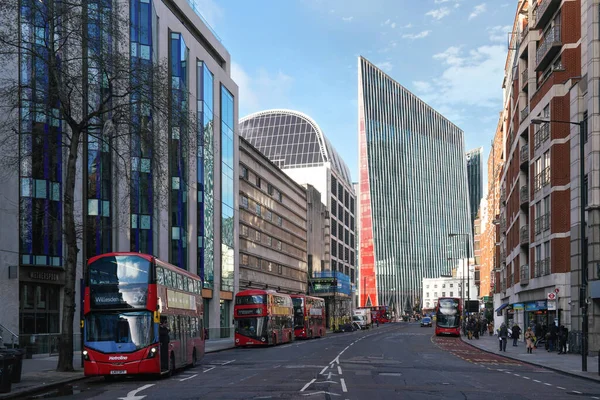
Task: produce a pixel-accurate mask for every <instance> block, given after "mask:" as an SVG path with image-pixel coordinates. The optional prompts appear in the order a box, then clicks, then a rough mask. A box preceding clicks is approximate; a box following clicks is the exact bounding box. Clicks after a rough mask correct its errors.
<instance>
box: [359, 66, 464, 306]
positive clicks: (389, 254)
mask: <svg viewBox="0 0 600 400" xmlns="http://www.w3.org/2000/svg"><path fill="white" fill-rule="evenodd" d="M358 125H359V128H358V140H359V193H358V195H357V198H358V199H359V200H358V201H359V207H358V210H360V212H359V223H360V228H359V242H360V247H359V257H360V262H359V266H360V274H359V276H360V282H359V288H360V304H361V306H369V305H388V306H390V307H391V308H392V309H393V310H394V311H396V312H401V311H402V309H404V308H405V307H406V306H407V305H408V304H410V305H411V306H414V305H415V302H417V301H420V300H421V299H420V298H419V297H420V294H421V293H422V290H421V285H422V279H423V278H433V277H438V276H439V275H440V274H443V273H450V270H451V267H452V266H453V264H455V262H454V261H456V260H454V261H452V260H450V261H449V257H452V258H454V259H457V258H464V257H465V255H470V254H471V253H472V252H471V250H472V246H471V237H472V236H471V223H470V215H469V200H468V190H467V167H466V161H465V155H464V154H465V146H464V134H463V131H462V130H461V129H459V128H458V127H457V126H456V125H454V124H452V123H451V122H450V121H448V120H447V119H446V118H444V117H443V116H442V115H441V114H439V113H438V112H436V111H435V110H434V109H433V108H431V107H430V106H428V105H427V104H425V102H423V101H422V100H421V99H419V98H418V97H417V96H415V95H414V94H412V93H411V92H409V91H408V90H407V89H406V88H404V87H403V86H402V85H400V84H399V83H398V82H396V81H394V80H393V79H392V78H390V77H389V76H388V75H386V74H385V73H384V72H383V71H381V70H380V69H379V68H377V67H376V66H374V65H373V64H371V63H370V62H369V61H367V60H366V59H364V58H362V57H359V59H358ZM450 234H458V236H454V237H450ZM438 295H439V296H442V289H441V288H440V290H439V292H438ZM446 295H449V292H446Z"/></svg>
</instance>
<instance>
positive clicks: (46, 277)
mask: <svg viewBox="0 0 600 400" xmlns="http://www.w3.org/2000/svg"><path fill="white" fill-rule="evenodd" d="M29 277H30V278H31V279H36V280H39V281H54V282H56V281H58V273H56V272H37V271H36V272H33V271H32V272H30V273H29Z"/></svg>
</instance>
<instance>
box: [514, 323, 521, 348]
mask: <svg viewBox="0 0 600 400" xmlns="http://www.w3.org/2000/svg"><path fill="white" fill-rule="evenodd" d="M520 336H521V327H520V326H519V325H517V324H514V325H513V327H512V338H513V346H515V347H517V342H518V341H519V337H520Z"/></svg>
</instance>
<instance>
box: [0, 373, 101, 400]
mask: <svg viewBox="0 0 600 400" xmlns="http://www.w3.org/2000/svg"><path fill="white" fill-rule="evenodd" d="M86 378H89V377H88V376H78V377H76V378H75V377H74V378H65V379H61V380H58V381H56V382H52V383H49V384H47V385H39V386H33V387H30V388H27V389H23V390H17V391H11V392H8V393H2V394H0V400H5V399H14V398H17V397H21V396H26V395H29V394H35V393H38V392H40V391H42V390H51V389H54V388H55V387H58V386H61V385H64V384H67V383H71V382H77V381H81V380H83V379H86Z"/></svg>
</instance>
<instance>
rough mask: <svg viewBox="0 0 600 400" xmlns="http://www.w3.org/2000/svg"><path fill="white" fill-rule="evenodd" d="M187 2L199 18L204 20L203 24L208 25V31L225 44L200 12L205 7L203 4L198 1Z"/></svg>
mask: <svg viewBox="0 0 600 400" xmlns="http://www.w3.org/2000/svg"><path fill="white" fill-rule="evenodd" d="M187 2H188V4H189V5H190V7H192V10H194V12H195V13H196V15H197V16H198V17H200V19H201V20H202V22H204V25H206V27H207V28H208V30H209V31H210V32H211V33H212V34H213V35H214V36H215V39H217V40H218V41H219V42H221V43H223V40H221V38H220V37H219V35H217V31H215V30H214V29H213V27H212V26H210V24H209V23H208V21H207V20H206V18H204V16H203V15H202V13H201V12H200V10H201V9H202V8H203V5H202V4H201V2H200V1H198V0H187Z"/></svg>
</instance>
